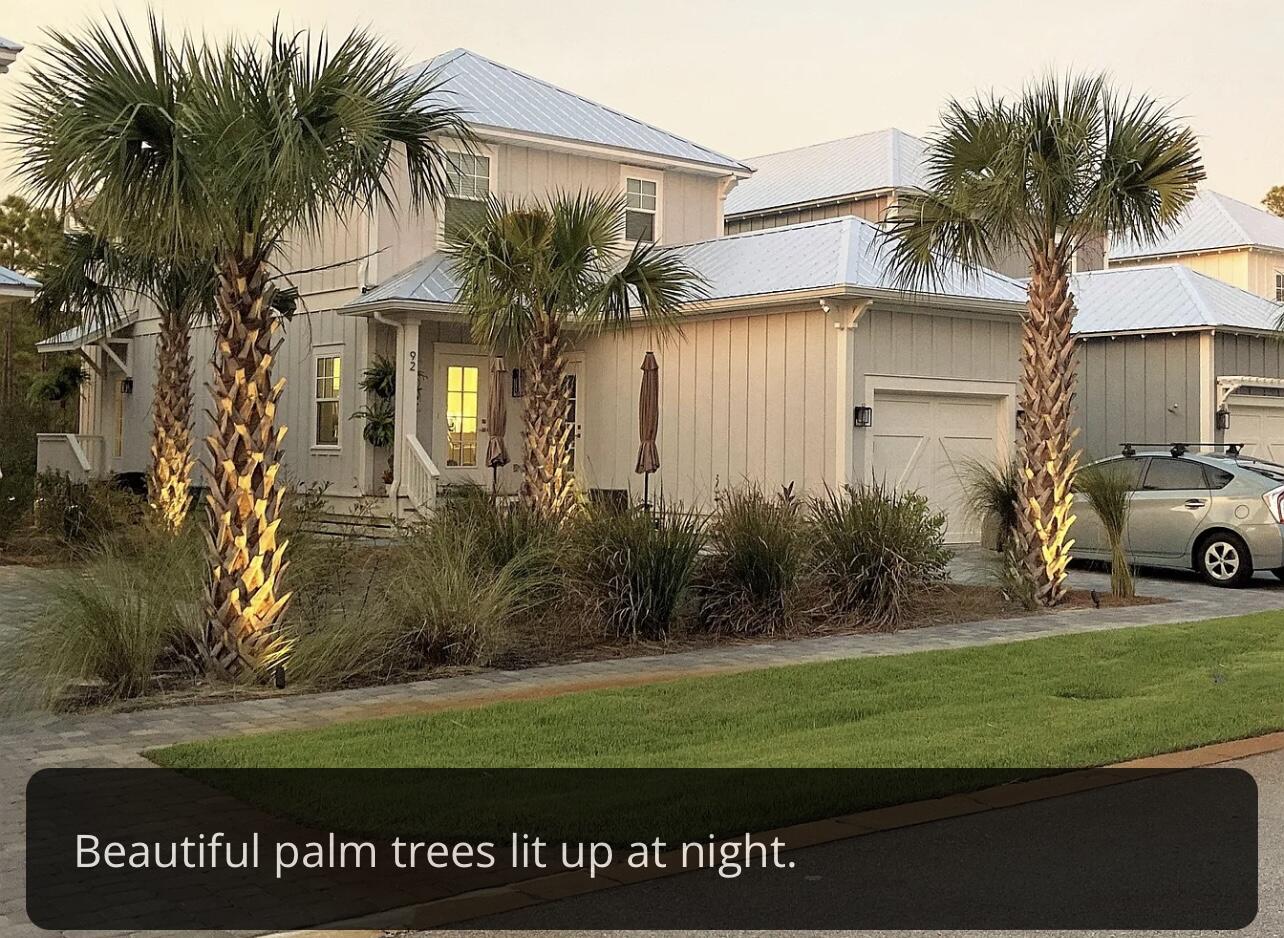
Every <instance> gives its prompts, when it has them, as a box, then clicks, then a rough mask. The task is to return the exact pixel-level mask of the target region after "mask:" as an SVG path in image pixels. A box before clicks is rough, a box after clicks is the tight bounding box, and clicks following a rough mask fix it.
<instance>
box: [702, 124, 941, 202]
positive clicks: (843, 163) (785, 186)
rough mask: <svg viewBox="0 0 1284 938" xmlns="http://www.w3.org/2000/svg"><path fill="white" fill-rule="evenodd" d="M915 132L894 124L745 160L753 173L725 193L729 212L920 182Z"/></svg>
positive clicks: (919, 149)
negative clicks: (899, 128)
mask: <svg viewBox="0 0 1284 938" xmlns="http://www.w3.org/2000/svg"><path fill="white" fill-rule="evenodd" d="M924 146H925V144H924V142H923V141H922V140H920V139H919V138H918V137H915V136H913V135H912V134H907V133H906V132H905V131H903V130H897V129H896V128H895V127H892V128H889V129H887V130H876V131H873V132H872V133H865V134H858V135H856V136H855V137H844V138H843V139H842V140H830V141H828V142H826V143H816V144H813V145H811V146H807V147H800V148H798V149H796V150H783V151H781V152H779V153H768V154H767V155H765V156H759V157H755V158H753V159H751V160H749V165H751V166H752V167H753V168H754V175H753V176H752V177H751V178H749V179H747V180H745V181H744V182H741V183H740V184H739V185H737V186H736V188H734V189H732V190H731V192H730V193H729V194H728V195H727V204H726V213H727V215H741V214H745V213H747V212H761V211H766V210H768V209H775V208H783V207H785V206H789V205H800V204H806V203H810V202H819V201H830V200H833V199H837V198H840V197H843V196H851V195H857V194H860V193H863V192H875V191H878V190H881V189H893V188H898V189H913V188H921V187H922V185H923V169H922V164H923V148H924Z"/></svg>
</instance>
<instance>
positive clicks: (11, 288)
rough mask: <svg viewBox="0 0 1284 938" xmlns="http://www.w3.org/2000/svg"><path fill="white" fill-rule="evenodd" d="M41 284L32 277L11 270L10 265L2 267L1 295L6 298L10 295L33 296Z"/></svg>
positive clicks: (0, 271)
mask: <svg viewBox="0 0 1284 938" xmlns="http://www.w3.org/2000/svg"><path fill="white" fill-rule="evenodd" d="M39 286H40V284H38V283H37V282H36V281H34V280H32V279H31V278H30V277H24V276H23V275H22V274H20V273H18V272H17V271H16V270H10V269H9V268H8V267H0V297H4V298H5V299H6V300H7V299H8V298H9V297H15V296H16V297H22V298H24V299H29V298H31V297H32V296H33V295H34V294H35V292H36V290H37V289H38V288H39Z"/></svg>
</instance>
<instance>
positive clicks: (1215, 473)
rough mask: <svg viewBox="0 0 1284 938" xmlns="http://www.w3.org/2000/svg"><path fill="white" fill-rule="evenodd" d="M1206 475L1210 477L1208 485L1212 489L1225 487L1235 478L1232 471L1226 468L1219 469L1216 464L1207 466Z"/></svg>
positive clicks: (1205, 468)
mask: <svg viewBox="0 0 1284 938" xmlns="http://www.w3.org/2000/svg"><path fill="white" fill-rule="evenodd" d="M1204 475H1206V476H1207V477H1208V487H1209V488H1210V489H1224V488H1226V486H1228V485H1230V483H1231V480H1232V479H1234V478H1235V476H1234V475H1233V474H1232V473H1229V472H1227V471H1226V470H1225V469H1218V468H1217V467H1216V466H1205V467H1204Z"/></svg>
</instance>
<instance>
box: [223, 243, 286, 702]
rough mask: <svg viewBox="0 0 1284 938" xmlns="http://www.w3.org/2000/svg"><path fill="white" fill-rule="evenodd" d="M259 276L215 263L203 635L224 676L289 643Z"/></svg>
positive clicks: (268, 334)
mask: <svg viewBox="0 0 1284 938" xmlns="http://www.w3.org/2000/svg"><path fill="white" fill-rule="evenodd" d="M266 278H267V269H266V266H265V265H264V264H263V263H262V262H261V261H257V260H241V259H237V258H228V259H225V260H224V261H222V262H221V263H220V265H219V283H218V292H217V302H218V317H219V318H218V325H217V328H216V334H215V345H214V367H213V381H212V382H211V385H210V391H211V392H212V395H213V401H214V411H213V415H212V416H213V421H214V429H213V432H212V433H211V434H210V436H209V437H208V439H207V444H208V446H209V456H210V465H209V476H210V479H209V494H208V496H207V500H208V505H207V508H208V512H209V532H208V535H207V537H208V560H209V582H208V585H207V590H206V598H205V635H204V638H205V653H206V655H207V657H208V660H209V663H210V666H211V668H212V669H213V670H214V671H216V672H218V673H221V674H223V675H225V676H227V677H231V678H244V677H254V676H258V677H261V676H263V675H265V674H266V673H267V672H270V671H271V670H273V669H274V668H275V667H276V666H277V665H279V664H283V663H284V661H285V657H286V655H287V653H288V650H289V644H288V642H286V641H285V639H284V638H283V636H282V635H281V632H280V628H279V626H280V620H281V615H282V613H283V612H284V611H285V607H286V605H287V604H288V602H289V599H290V594H289V593H283V592H281V577H282V574H284V572H285V568H286V564H285V549H286V542H285V541H280V542H278V540H277V529H278V527H279V525H280V523H281V498H282V496H283V495H284V491H285V490H284V487H283V486H282V485H281V484H280V483H279V482H278V479H277V474H278V472H279V471H280V468H281V462H280V447H281V440H282V438H283V437H284V436H285V428H284V427H277V426H276V410H277V401H278V400H279V398H280V396H281V391H282V390H283V388H284V387H285V380H284V379H282V380H280V381H278V382H277V383H276V384H275V385H274V384H273V383H272V358H273V355H274V353H275V351H276V347H277V341H276V330H277V326H278V323H277V319H276V316H275V314H274V312H273V310H272V306H271V300H272V292H273V288H272V287H271V285H270V284H268V283H267V282H266Z"/></svg>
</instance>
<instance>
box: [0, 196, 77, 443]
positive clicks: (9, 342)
mask: <svg viewBox="0 0 1284 938" xmlns="http://www.w3.org/2000/svg"><path fill="white" fill-rule="evenodd" d="M62 249H63V244H62V222H60V221H59V219H58V215H57V213H56V212H54V211H53V210H51V209H48V208H36V207H34V206H32V205H31V203H30V202H28V201H27V200H26V199H24V198H22V197H21V196H17V195H10V196H6V197H5V198H4V199H3V200H0V267H8V268H9V269H10V270H16V271H18V273H20V274H25V275H27V276H28V277H37V278H38V277H39V271H40V270H41V269H43V268H44V267H45V266H46V265H48V264H52V263H55V262H57V260H58V259H59V258H60V257H61V255H62ZM29 310H30V307H29V306H28V304H27V302H26V301H25V300H16V301H12V302H5V301H4V300H3V299H0V314H2V315H3V324H2V325H0V333H3V334H2V335H0V343H2V344H3V348H0V403H5V404H11V403H13V402H14V401H15V400H18V399H19V398H21V397H23V396H24V395H25V394H26V389H27V387H28V386H29V385H30V384H31V382H32V381H33V380H34V379H35V377H36V375H37V374H38V373H39V372H41V371H43V370H44V369H43V368H42V367H41V364H42V359H40V358H39V357H38V355H37V353H36V350H35V345H36V342H38V341H39V340H40V339H43V338H45V335H44V334H41V332H40V329H39V327H38V325H37V323H36V321H35V320H34V319H33V318H32V316H31V315H30V312H29ZM60 364H61V363H60ZM33 432H34V431H33Z"/></svg>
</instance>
